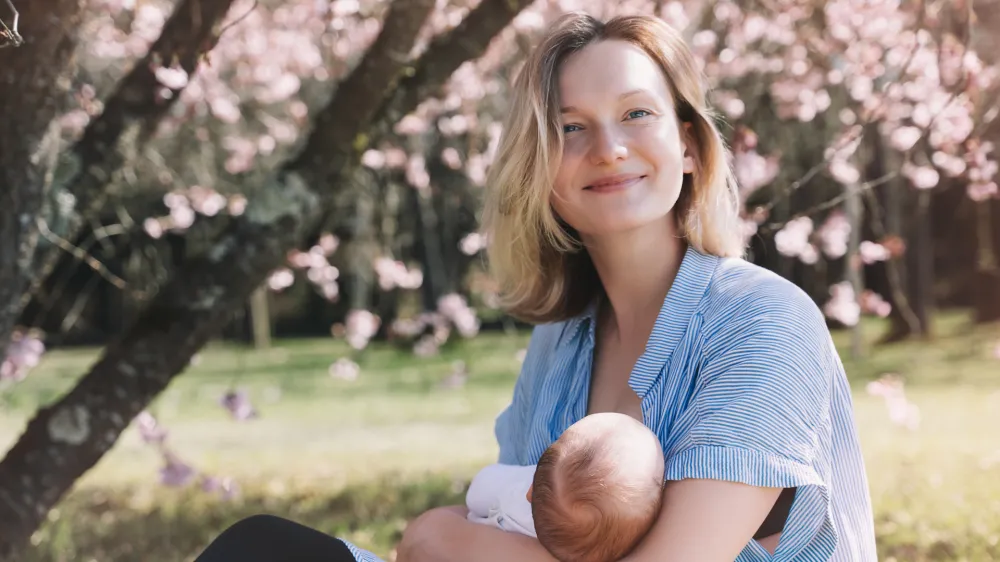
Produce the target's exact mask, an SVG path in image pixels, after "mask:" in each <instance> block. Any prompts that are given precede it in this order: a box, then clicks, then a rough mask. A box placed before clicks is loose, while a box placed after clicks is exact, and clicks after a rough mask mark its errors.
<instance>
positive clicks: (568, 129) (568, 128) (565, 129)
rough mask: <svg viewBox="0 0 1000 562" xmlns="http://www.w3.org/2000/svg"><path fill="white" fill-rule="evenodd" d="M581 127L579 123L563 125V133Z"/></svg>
mask: <svg viewBox="0 0 1000 562" xmlns="http://www.w3.org/2000/svg"><path fill="white" fill-rule="evenodd" d="M579 128H580V127H579V125H563V133H572V132H573V131H576V130H577V129H579Z"/></svg>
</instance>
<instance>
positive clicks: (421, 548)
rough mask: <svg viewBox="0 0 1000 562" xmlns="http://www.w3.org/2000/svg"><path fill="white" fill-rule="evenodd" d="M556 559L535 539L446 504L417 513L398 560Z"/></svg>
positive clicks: (482, 561) (545, 561)
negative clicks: (471, 518) (480, 520)
mask: <svg viewBox="0 0 1000 562" xmlns="http://www.w3.org/2000/svg"><path fill="white" fill-rule="evenodd" d="M510 560H518V561H523V562H556V560H555V558H553V557H552V555H550V554H549V552H548V551H547V550H545V548H544V547H543V546H542V545H541V544H539V542H538V541H537V540H536V539H533V538H531V537H527V536H524V535H520V534H517V533H508V532H505V531H501V530H500V529H496V528H494V527H489V526H487V525H480V524H477V523H472V522H470V521H469V520H467V519H466V518H465V515H464V513H463V512H462V510H460V509H458V508H456V507H445V508H438V509H434V510H431V511H429V512H427V513H425V514H423V515H421V516H420V517H418V518H417V519H416V520H415V521H414V522H413V523H411V526H410V527H407V529H406V532H405V533H404V534H403V540H402V542H400V545H399V548H398V550H397V561H398V562H509V561H510Z"/></svg>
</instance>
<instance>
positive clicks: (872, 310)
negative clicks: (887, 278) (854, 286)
mask: <svg viewBox="0 0 1000 562" xmlns="http://www.w3.org/2000/svg"><path fill="white" fill-rule="evenodd" d="M860 304H861V311H862V312H864V313H866V314H874V315H876V316H878V317H880V318H886V317H887V316H889V313H890V312H892V305H891V304H889V303H888V302H886V301H885V299H883V298H882V295H879V294H878V293H876V292H874V291H870V290H865V291H863V292H862V293H861V303H860Z"/></svg>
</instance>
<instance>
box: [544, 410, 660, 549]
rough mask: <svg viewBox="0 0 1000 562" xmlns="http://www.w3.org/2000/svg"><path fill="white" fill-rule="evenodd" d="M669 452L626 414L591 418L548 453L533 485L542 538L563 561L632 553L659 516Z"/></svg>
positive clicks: (568, 431) (550, 448) (600, 415)
mask: <svg viewBox="0 0 1000 562" xmlns="http://www.w3.org/2000/svg"><path fill="white" fill-rule="evenodd" d="M662 491H663V451H662V449H661V448H660V441H659V439H657V438H656V435H654V434H653V432H651V431H649V430H648V429H647V428H646V426H644V425H643V424H641V423H639V422H638V421H636V420H635V419H633V418H631V417H630V416H626V415H624V414H614V413H602V414H593V415H590V416H586V417H585V418H583V419H582V420H580V421H578V422H577V423H575V424H573V425H572V426H570V428H569V429H567V430H566V431H565V432H564V433H563V434H562V435H561V436H560V437H559V439H558V440H556V442H555V443H553V444H552V445H551V446H550V447H549V448H548V449H547V450H546V451H545V453H543V454H542V457H541V459H539V461H538V468H537V470H536V471H535V479H534V483H533V485H532V487H531V489H530V490H529V491H528V499H529V501H531V512H532V517H533V519H534V522H535V532H536V534H537V535H538V541H539V542H540V543H542V546H544V547H545V548H546V549H548V551H549V552H550V553H551V554H552V555H553V556H555V557H556V558H557V559H559V560H560V561H563V562H566V561H570V560H571V561H573V562H608V561H612V560H619V559H621V558H622V557H624V556H625V555H627V554H628V553H629V552H630V551H631V550H632V549H633V548H635V546H636V545H637V544H638V543H639V541H640V540H642V538H643V537H644V536H646V533H647V532H649V529H650V527H652V526H653V523H654V522H655V521H656V517H657V515H658V514H659V511H660V500H661V498H662Z"/></svg>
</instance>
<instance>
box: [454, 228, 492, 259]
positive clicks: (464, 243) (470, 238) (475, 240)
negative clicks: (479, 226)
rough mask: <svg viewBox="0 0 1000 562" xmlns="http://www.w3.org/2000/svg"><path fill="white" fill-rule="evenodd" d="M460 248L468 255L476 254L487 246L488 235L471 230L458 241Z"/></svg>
mask: <svg viewBox="0 0 1000 562" xmlns="http://www.w3.org/2000/svg"><path fill="white" fill-rule="evenodd" d="M458 247H459V249H461V250H462V253H463V254H465V255H467V256H472V255H475V254H476V253H477V252H479V251H480V250H483V249H485V248H486V236H485V235H483V234H480V233H478V232H470V233H469V234H466V235H465V236H464V237H462V240H461V241H460V242H459V243H458Z"/></svg>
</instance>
